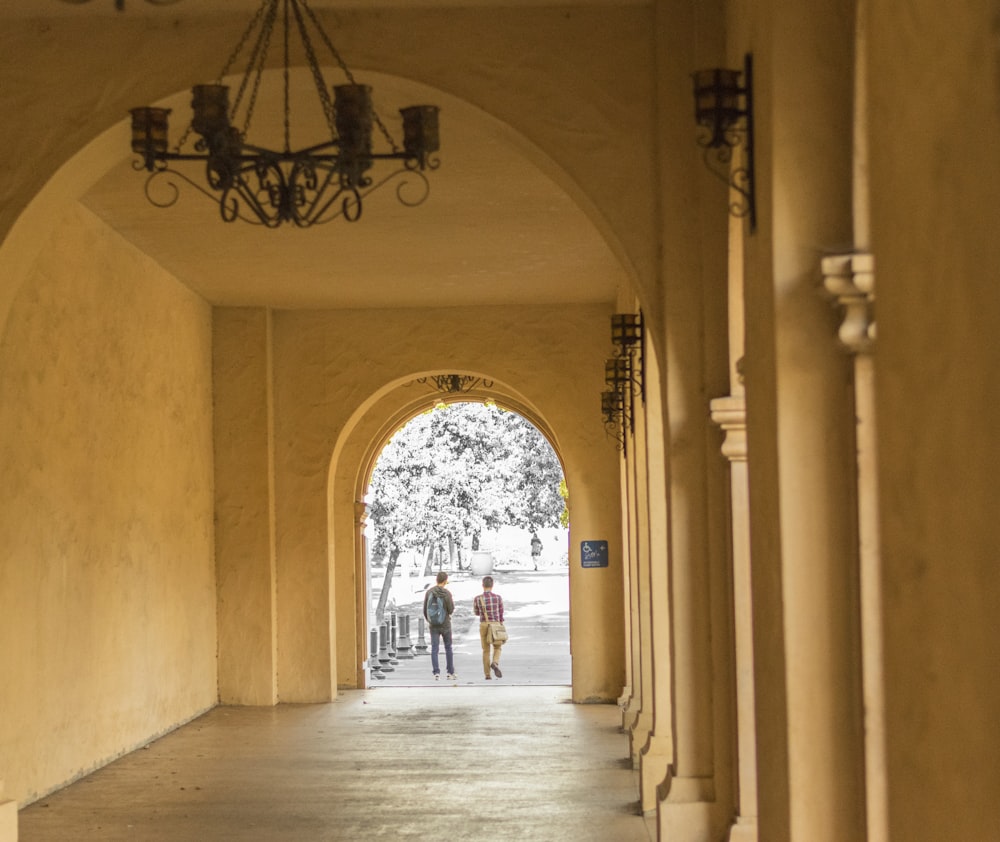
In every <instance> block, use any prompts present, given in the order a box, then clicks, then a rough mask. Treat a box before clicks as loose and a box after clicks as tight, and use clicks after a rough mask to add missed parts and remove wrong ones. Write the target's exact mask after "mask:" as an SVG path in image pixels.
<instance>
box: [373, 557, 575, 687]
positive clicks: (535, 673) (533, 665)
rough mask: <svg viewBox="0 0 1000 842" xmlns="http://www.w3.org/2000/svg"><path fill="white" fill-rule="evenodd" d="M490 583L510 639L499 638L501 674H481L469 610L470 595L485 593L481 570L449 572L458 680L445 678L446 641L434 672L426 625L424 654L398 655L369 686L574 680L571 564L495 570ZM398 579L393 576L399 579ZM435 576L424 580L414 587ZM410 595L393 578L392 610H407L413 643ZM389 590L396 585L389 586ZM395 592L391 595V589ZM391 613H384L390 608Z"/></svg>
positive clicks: (414, 607) (415, 621) (416, 613)
mask: <svg viewBox="0 0 1000 842" xmlns="http://www.w3.org/2000/svg"><path fill="white" fill-rule="evenodd" d="M492 575H493V578H494V580H495V584H494V586H493V590H494V592H495V593H498V594H500V596H501V597H503V601H504V620H505V622H506V626H507V631H508V633H509V634H510V640H509V641H508V642H507V643H506V644H504V647H503V650H502V653H501V658H500V668H501V671H502V672H503V678H501V679H498V678H497V677H496V676H494V677H493V678H492V680H491V681H489V682H487V681H486V680H485V679H484V677H483V664H482V649H481V647H480V643H479V618H478V617H476V616H475V614H474V613H473V609H472V603H473V600H474V599H475V598H476V597H477V596H478V595H479V594H481V593H482V591H483V589H482V577H480V576H473V575H472V574H471V573H468V572H467V571H461V572H456V573H453V574H452V575H451V579H450V581H449V583H448V589H449V590H450V591H451V593H452V596H453V597H454V598H455V613H454V615H452V638H453V648H454V653H455V673H456V675H457V676H458V680H457V681H448V680H447V679H446V677H445V660H444V646H443V645H442V647H441V651H440V653H439V658H440V666H441V678H440V679H439V680H438V681H435V680H434V677H433V675H432V674H431V659H430V632H429V631H425V633H424V640H423V643H424V644H426V646H427V648H426V649H425V650H424V651H423V654H420V653H417V654H414V656H413V657H412V658H397V663H395V664H392V665H391V666H392V667H393V671H392V672H386V673H384V675H385V678H384V679H376V678H369V687H372V688H380V687H384V688H392V687H442V688H447V687H449V686H451V687H455V686H459V687H462V686H468V685H484V686H492V685H500V684H507V685H569V684H570V683H571V680H572V672H571V664H570V652H569V569H568V568H567V567H565V566H559V567H543V568H542V569H541V570H538V571H537V572H536V571H533V570H495V571H494V572H493V574H492ZM397 581H398V580H397ZM432 582H433V577H429V578H427V579H421V580H420V585H419V587H422V586H423V584H424V583H426V584H430V583H432ZM419 587H418V588H416V589H415V590H416V591H417V592H416V593H414V594H412V595H410V594H409V593H406V592H405V591H404V592H403V593H399V592H400V591H402V590H403V589H401V588H399V587H397V585H396V583H394V585H393V590H394V591H396V592H397V594H398V596H399V599H398V602H397V605H396V612H397V617H398V616H399V615H403V614H406V615H409V617H410V618H411V619H410V638H411V643H413V644H414V646H417V645H418V644H419V643H420V642H421V641H420V638H419V633H418V629H419V620H420V617H421V616H422V606H423V592H422V591H420V590H419ZM390 593H393V591H390ZM394 595H395V594H394ZM386 616H388V612H387V615H386Z"/></svg>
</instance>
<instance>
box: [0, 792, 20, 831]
mask: <svg viewBox="0 0 1000 842" xmlns="http://www.w3.org/2000/svg"><path fill="white" fill-rule="evenodd" d="M0 842H17V802H16V801H4V798H3V781H2V780H0Z"/></svg>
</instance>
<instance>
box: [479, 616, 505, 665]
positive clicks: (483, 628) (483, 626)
mask: <svg viewBox="0 0 1000 842" xmlns="http://www.w3.org/2000/svg"><path fill="white" fill-rule="evenodd" d="M479 642H480V643H482V644H483V675H485V676H487V677H489V674H490V664H499V663H500V647H501V646H502V645H503V644H502V643H492V641H491V640H490V624H489V623H480V624H479ZM491 644H492V646H493V660H490V645H491Z"/></svg>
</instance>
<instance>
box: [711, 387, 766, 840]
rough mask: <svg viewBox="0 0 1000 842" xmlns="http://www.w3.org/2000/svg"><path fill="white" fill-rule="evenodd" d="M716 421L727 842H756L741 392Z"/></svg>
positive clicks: (721, 403)
mask: <svg viewBox="0 0 1000 842" xmlns="http://www.w3.org/2000/svg"><path fill="white" fill-rule="evenodd" d="M711 410H712V420H713V421H714V422H715V423H716V424H717V425H718V426H719V427H720V428H721V429H722V431H723V432H724V433H725V438H724V439H723V442H722V455H723V456H725V457H726V459H727V460H729V485H730V512H731V533H732V535H731V537H732V575H733V631H734V648H735V656H736V746H737V764H736V774H737V781H736V792H737V803H736V815H735V816H734V818H733V824H732V826H731V827H730V828H729V835H728V836H727V839H728V840H729V842H757V736H756V731H755V728H754V715H755V711H754V683H753V617H752V613H753V604H752V602H751V572H750V571H751V564H750V499H749V489H748V478H747V413H746V400H745V399H744V397H743V395H729V396H727V397H724V398H716V399H715V400H713V401H712V402H711Z"/></svg>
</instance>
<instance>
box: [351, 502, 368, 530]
mask: <svg viewBox="0 0 1000 842" xmlns="http://www.w3.org/2000/svg"><path fill="white" fill-rule="evenodd" d="M367 521H368V504H367V503H366V502H364V500H355V501H354V525H355V526H360V527H362V528H364V526H365V524H366V523H367Z"/></svg>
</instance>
